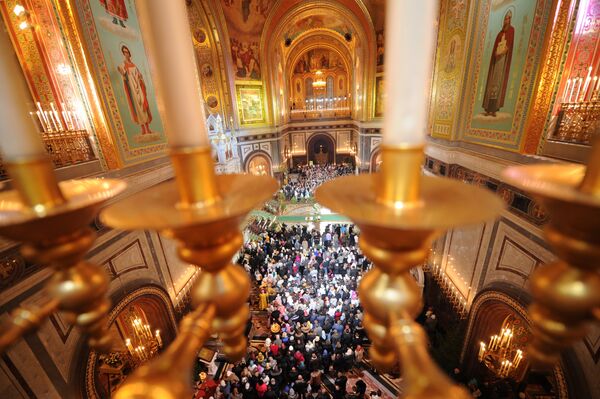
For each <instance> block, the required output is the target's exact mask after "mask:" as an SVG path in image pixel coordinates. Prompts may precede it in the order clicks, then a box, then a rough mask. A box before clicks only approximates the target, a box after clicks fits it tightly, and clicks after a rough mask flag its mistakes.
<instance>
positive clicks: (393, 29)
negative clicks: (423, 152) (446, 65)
mask: <svg viewBox="0 0 600 399" xmlns="http://www.w3.org/2000/svg"><path fill="white" fill-rule="evenodd" d="M386 7H387V8H386V21H385V24H386V26H385V39H386V40H385V41H386V46H385V57H386V58H385V76H386V79H385V119H384V126H383V143H384V144H387V145H406V144H408V145H420V144H422V143H424V142H425V136H426V128H427V109H428V104H429V92H430V79H431V68H432V65H433V59H434V51H433V49H434V41H435V31H436V27H435V25H434V24H435V18H436V13H437V10H438V2H437V1H436V0H425V1H414V0H388V1H387V3H386Z"/></svg>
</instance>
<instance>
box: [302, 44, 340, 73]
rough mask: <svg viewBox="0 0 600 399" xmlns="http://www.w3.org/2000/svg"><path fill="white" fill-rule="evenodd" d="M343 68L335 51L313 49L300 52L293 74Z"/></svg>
mask: <svg viewBox="0 0 600 399" xmlns="http://www.w3.org/2000/svg"><path fill="white" fill-rule="evenodd" d="M336 68H344V64H343V61H342V59H341V58H340V57H339V55H338V54H337V53H336V52H335V51H330V50H327V49H313V50H309V51H307V52H306V53H304V54H302V56H300V58H299V59H298V61H297V62H296V65H295V66H294V74H295V75H296V74H305V73H312V72H316V71H318V70H322V71H327V70H329V69H336Z"/></svg>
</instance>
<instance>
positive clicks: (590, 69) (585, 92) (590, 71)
mask: <svg viewBox="0 0 600 399" xmlns="http://www.w3.org/2000/svg"><path fill="white" fill-rule="evenodd" d="M591 74H592V67H591V66H590V67H588V73H587V76H586V77H585V84H584V85H583V93H582V94H583V99H582V100H583V101H585V97H586V96H585V95H586V94H587V89H588V85H589V84H590V79H591V78H590V76H591Z"/></svg>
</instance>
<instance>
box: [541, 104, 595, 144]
mask: <svg viewBox="0 0 600 399" xmlns="http://www.w3.org/2000/svg"><path fill="white" fill-rule="evenodd" d="M599 127H600V101H587V102H577V103H562V104H561V109H560V111H559V113H558V120H557V127H556V129H555V130H554V132H553V133H552V134H551V135H550V137H549V139H550V140H553V141H560V142H564V143H574V144H583V145H590V139H591V135H592V132H593V131H595V130H596V129H598V128H599Z"/></svg>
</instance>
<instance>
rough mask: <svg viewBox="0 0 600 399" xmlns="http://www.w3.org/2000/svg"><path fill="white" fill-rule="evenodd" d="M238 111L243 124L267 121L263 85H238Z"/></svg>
mask: <svg viewBox="0 0 600 399" xmlns="http://www.w3.org/2000/svg"><path fill="white" fill-rule="evenodd" d="M236 91H237V98H238V111H239V114H240V115H239V116H240V122H241V124H242V125H254V124H262V123H264V122H265V112H264V97H263V91H262V85H237V86H236Z"/></svg>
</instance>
